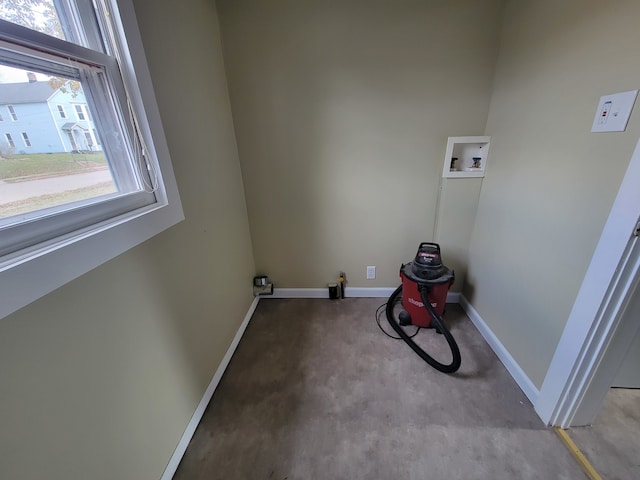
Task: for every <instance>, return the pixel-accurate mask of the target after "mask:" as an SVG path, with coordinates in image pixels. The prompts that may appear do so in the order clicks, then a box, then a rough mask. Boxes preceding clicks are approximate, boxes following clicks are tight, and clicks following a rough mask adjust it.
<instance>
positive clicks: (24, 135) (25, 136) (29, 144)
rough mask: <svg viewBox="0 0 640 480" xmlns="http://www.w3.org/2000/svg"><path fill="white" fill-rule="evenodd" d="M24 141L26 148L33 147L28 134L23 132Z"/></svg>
mask: <svg viewBox="0 0 640 480" xmlns="http://www.w3.org/2000/svg"><path fill="white" fill-rule="evenodd" d="M22 141H23V142H24V146H25V147H30V146H31V141H30V140H29V136H28V135H27V132H22Z"/></svg>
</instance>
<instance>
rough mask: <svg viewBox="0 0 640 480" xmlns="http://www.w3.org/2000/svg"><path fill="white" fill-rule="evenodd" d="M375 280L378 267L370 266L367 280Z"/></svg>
mask: <svg viewBox="0 0 640 480" xmlns="http://www.w3.org/2000/svg"><path fill="white" fill-rule="evenodd" d="M374 278H376V266H375V265H369V266H368V267H367V280H373V279H374Z"/></svg>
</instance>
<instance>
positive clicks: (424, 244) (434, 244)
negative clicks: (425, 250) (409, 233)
mask: <svg viewBox="0 0 640 480" xmlns="http://www.w3.org/2000/svg"><path fill="white" fill-rule="evenodd" d="M426 246H430V247H436V250H438V255H439V254H440V245H439V244H437V243H434V242H421V243H420V246H418V250H420V249H421V248H422V247H426Z"/></svg>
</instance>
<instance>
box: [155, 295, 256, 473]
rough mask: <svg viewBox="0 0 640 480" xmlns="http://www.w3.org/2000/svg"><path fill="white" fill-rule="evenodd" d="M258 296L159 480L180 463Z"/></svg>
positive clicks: (242, 332)
mask: <svg viewBox="0 0 640 480" xmlns="http://www.w3.org/2000/svg"><path fill="white" fill-rule="evenodd" d="M260 298H261V297H255V298H254V299H253V302H251V305H250V306H249V310H248V311H247V314H246V315H245V317H244V320H243V321H242V323H241V324H240V327H238V331H237V332H236V335H235V337H233V340H232V341H231V345H229V348H228V349H227V352H226V353H225V354H224V357H223V358H222V361H221V362H220V365H218V368H217V369H216V371H215V373H214V374H213V378H212V379H211V382H210V383H209V386H208V387H207V389H206V390H205V392H204V395H202V399H201V400H200V403H198V406H197V407H196V410H195V412H193V415H192V416H191V420H189V423H188V424H187V427H186V428H185V430H184V433H183V434H182V437H181V438H180V441H179V442H178V445H177V446H176V448H175V450H174V451H173V455H171V458H170V459H169V463H167V466H166V467H165V469H164V472H163V473H162V477H160V479H161V480H171V479H172V478H173V476H174V475H175V473H176V470H177V469H178V465H180V461H181V460H182V457H183V456H184V453H185V452H186V450H187V447H188V446H189V442H190V441H191V438H192V437H193V434H194V433H195V431H196V428H197V427H198V424H199V423H200V420H202V416H203V415H204V411H205V410H206V408H207V405H209V401H210V400H211V397H213V393H214V392H215V391H216V388H217V387H218V384H219V383H220V380H221V379H222V375H223V374H224V372H225V370H226V369H227V367H228V366H229V362H230V361H231V357H232V356H233V354H234V352H235V351H236V348H237V347H238V344H239V343H240V339H241V338H242V336H243V335H244V332H245V330H246V329H247V326H248V325H249V321H250V320H251V317H252V316H253V312H255V310H256V307H257V306H258V302H259V301H260Z"/></svg>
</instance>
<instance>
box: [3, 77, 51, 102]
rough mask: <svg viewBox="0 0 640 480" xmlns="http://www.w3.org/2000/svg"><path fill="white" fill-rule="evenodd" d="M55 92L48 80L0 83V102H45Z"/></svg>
mask: <svg viewBox="0 0 640 480" xmlns="http://www.w3.org/2000/svg"><path fill="white" fill-rule="evenodd" d="M55 92H56V89H54V88H51V85H49V83H48V82H31V83H29V82H22V83H0V104H2V105H8V104H9V105H11V104H14V103H40V102H46V101H47V100H48V99H49V97H50V96H51V95H53V94H54V93H55Z"/></svg>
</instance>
